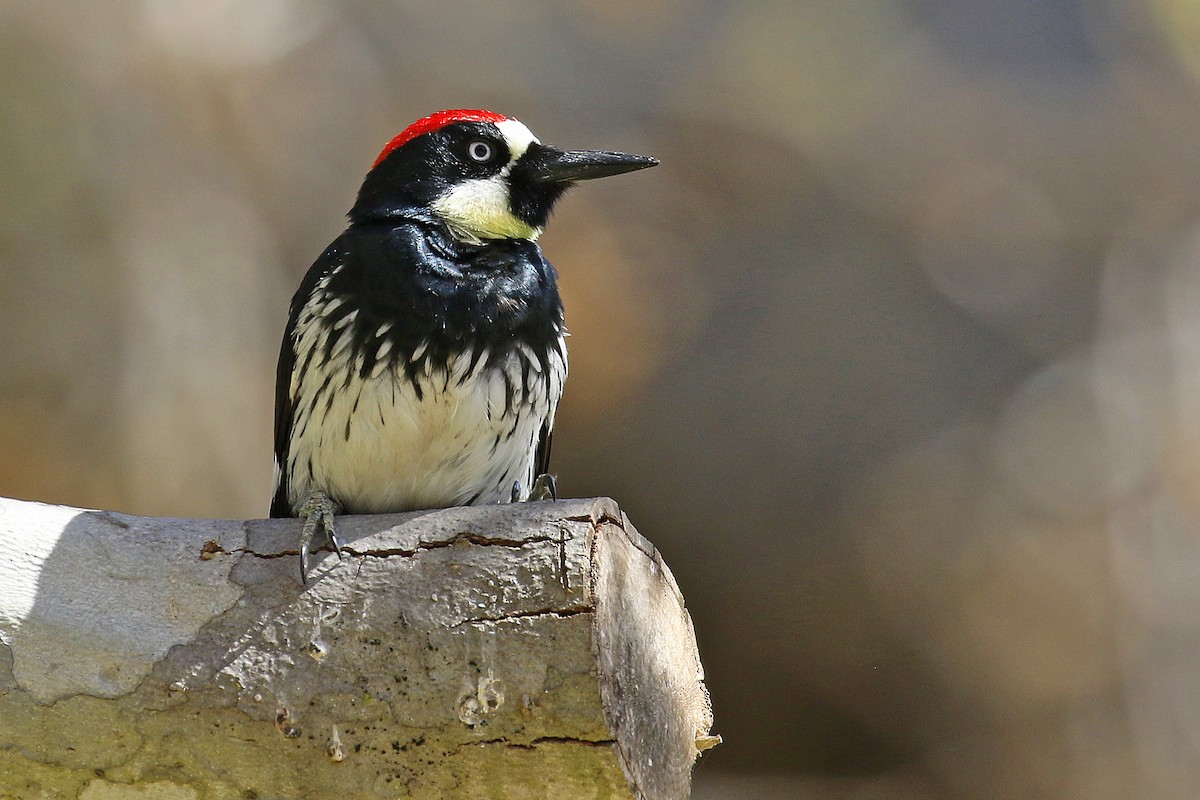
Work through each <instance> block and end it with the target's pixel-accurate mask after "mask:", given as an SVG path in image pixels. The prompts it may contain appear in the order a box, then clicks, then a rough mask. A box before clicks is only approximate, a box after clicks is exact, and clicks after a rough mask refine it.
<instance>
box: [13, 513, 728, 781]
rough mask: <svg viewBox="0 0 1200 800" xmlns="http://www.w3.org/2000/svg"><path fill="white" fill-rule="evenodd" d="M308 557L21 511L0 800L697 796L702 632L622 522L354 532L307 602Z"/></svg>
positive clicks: (202, 534) (416, 519) (612, 517)
mask: <svg viewBox="0 0 1200 800" xmlns="http://www.w3.org/2000/svg"><path fill="white" fill-rule="evenodd" d="M298 532H299V522H298V521H296V520H254V521H239V520H174V519H157V518H147V517H132V516H126V515H122V514H116V513H113V512H106V511H83V510H79V509H69V508H63V507H57V506H44V505H40V504H36V503H24V502H20V501H15V500H0V797H4V796H8V795H11V796H14V797H22V798H23V797H43V796H44V797H56V796H62V797H72V798H74V797H80V798H89V797H90V798H116V797H148V796H154V797H172V798H174V797H179V798H225V797H229V798H243V797H251V796H257V797H259V798H275V797H279V798H308V797H312V798H328V797H338V796H344V797H414V798H425V797H428V798H457V797H462V798H486V797H501V798H503V797H511V798H524V797H556V798H564V799H565V798H575V797H580V798H584V797H586V798H595V797H634V798H655V800H657V798H683V797H687V795H688V791H689V786H690V775H691V768H692V764H693V762H694V760H695V757H696V755H697V754H698V751H699V749H704V748H705V747H707V746H711V744H712V743H713V742H714V741H715V740H714V738H713V737H710V736H709V735H708V729H709V725H710V723H711V713H710V711H709V705H708V696H707V693H706V691H705V689H704V685H703V682H702V679H703V675H702V671H701V667H700V662H699V658H698V656H697V654H696V648H695V640H694V637H693V634H692V629H691V621H690V618H689V617H688V614H687V611H686V609H685V608H684V606H683V599H682V597H681V596H680V594H679V590H678V588H677V587H676V585H675V582H674V579H673V578H672V577H671V573H670V571H669V570H668V569H667V568H666V565H665V564H663V563H662V560H661V558H660V557H659V555H658V553H657V551H655V549H654V548H653V547H652V546H651V545H650V544H649V543H648V542H647V541H646V540H645V539H643V538H642V537H641V536H640V535H639V534H638V533H637V531H635V530H634V529H633V527H632V525H630V524H629V522H628V520H627V519H626V518H625V517H624V515H623V514H622V513H621V512H620V510H619V509H618V508H617V507H616V505H615V504H614V503H613V502H612V501H610V500H570V501H560V502H552V503H527V504H518V505H510V506H492V507H486V508H456V509H446V510H443V511H431V512H416V513H412V514H400V515H384V516H375V517H340V518H339V527H338V532H339V536H340V537H341V538H342V540H343V542H344V547H343V550H344V553H345V558H344V559H342V560H340V561H339V560H338V559H337V558H336V557H334V556H333V555H332V554H330V553H328V552H323V553H321V554H319V555H318V556H317V558H316V559H315V563H316V565H315V567H314V570H313V575H312V580H311V586H310V587H309V588H308V589H305V587H303V586H301V585H300V583H299V581H298V580H297V578H296V577H295V571H296V563H295V559H296V558H297V552H296V541H297V537H298ZM149 792H152V794H150V793H149Z"/></svg>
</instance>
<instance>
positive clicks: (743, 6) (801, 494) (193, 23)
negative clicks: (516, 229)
mask: <svg viewBox="0 0 1200 800" xmlns="http://www.w3.org/2000/svg"><path fill="white" fill-rule="evenodd" d="M1198 78H1200V6H1198V5H1197V4H1195V3H1192V2H1188V0H1141V2H1139V1H1138V0H1109V1H1108V2H1105V1H1104V0H1095V1H1094V2H1087V1H1086V0H1075V1H1074V2H1073V1H1072V0H854V2H847V0H812V1H811V2H744V3H736V4H734V3H718V2H691V3H689V2H684V1H683V0H642V1H641V2H625V1H623V0H590V1H589V2H584V3H575V4H571V5H564V4H558V3H552V2H533V1H532V0H528V1H526V2H510V3H494V2H493V3H487V2H477V3H446V4H435V3H420V2H391V3H385V2H368V1H367V0H360V1H358V2H343V3H335V2H332V1H331V0H330V1H326V0H254V1H252V0H222V1H221V2H213V0H205V1H204V2H201V1H200V0H196V1H195V2H168V0H142V1H141V2H133V0H104V1H101V0H92V1H91V2H60V1H58V0H43V1H42V2H24V3H22V2H14V3H4V4H0V341H3V350H2V351H0V352H2V353H3V360H2V361H0V493H3V494H7V495H13V496H17V497H24V498H31V499H39V500H45V501H50V502H58V503H71V504H76V505H86V506H102V507H107V508H115V509H119V510H122V511H126V512H134V513H144V514H161V515H178V516H229V517H242V516H261V515H263V514H264V513H265V511H266V507H267V501H268V491H269V483H270V471H271V470H270V447H271V442H270V430H271V423H270V421H271V413H272V410H271V402H272V399H271V392H272V381H273V376H274V359H275V354H276V348H277V346H278V341H279V336H280V333H281V331H282V327H283V323H284V317H285V313H286V307H287V302H288V299H289V297H290V295H291V293H292V291H293V289H294V287H295V285H296V284H297V283H298V281H299V279H300V276H301V275H302V274H303V272H304V270H305V269H306V268H307V266H308V265H309V264H310V263H311V262H312V260H313V259H314V258H315V257H316V255H317V254H318V253H319V252H320V250H321V249H322V248H323V247H324V246H325V244H326V243H327V242H328V241H329V240H331V239H332V238H333V237H334V236H335V235H336V234H337V233H338V232H339V231H340V230H341V228H342V226H343V224H344V221H343V218H342V216H343V214H344V212H345V211H346V210H347V209H348V207H349V205H350V203H351V201H352V199H353V195H354V192H355V190H356V189H357V186H358V182H359V181H360V180H361V177H362V175H363V173H364V172H365V170H366V168H367V167H368V166H369V165H370V163H371V160H372V159H373V158H374V156H375V154H376V153H377V152H378V150H379V148H380V147H382V145H383V144H384V143H385V142H386V141H387V140H388V139H389V138H390V137H391V136H392V135H393V134H395V133H396V132H397V131H398V130H399V129H400V128H402V127H403V126H405V125H407V124H408V123H409V122H411V121H412V120H414V119H415V118H417V117H419V116H421V115H424V114H426V113H429V112H431V111H433V110H436V109H438V108H444V107H459V106H467V107H475V106H483V107H488V108H493V109H495V110H498V111H501V112H504V113H508V114H512V115H514V116H517V117H519V118H521V119H522V120H523V121H524V122H526V123H527V124H528V125H529V126H530V127H531V128H532V129H533V130H534V131H535V132H536V133H538V134H539V135H540V136H541V138H542V139H543V140H545V141H548V142H552V143H556V144H561V145H566V146H573V147H603V148H613V149H627V150H631V151H636V152H646V153H650V154H653V155H655V156H658V157H659V158H661V159H662V162H663V163H662V166H661V167H659V168H658V169H656V170H653V171H651V172H645V173H639V174H637V175H630V176H624V177H621V178H614V179H612V180H609V181H602V182H598V183H596V184H592V185H588V186H587V187H584V188H580V189H579V190H577V191H576V192H574V193H572V194H571V195H570V196H569V197H568V198H567V199H566V201H565V202H564V203H563V204H562V206H561V210H560V211H559V213H558V214H557V216H556V218H555V219H554V221H553V223H552V225H551V227H550V231H549V233H548V234H547V235H546V236H545V238H544V240H543V245H544V247H545V249H546V251H547V253H548V254H549V256H550V258H551V259H552V260H553V261H554V262H555V263H556V264H557V265H558V266H559V268H560V271H561V273H562V284H563V289H564V292H565V295H566V301H567V304H568V324H569V325H570V327H571V329H572V331H573V334H574V337H573V338H572V340H571V347H572V351H571V352H572V373H571V379H570V381H569V383H568V386H567V395H566V400H565V402H564V405H563V407H562V409H561V417H560V423H559V431H558V433H557V436H556V468H557V470H558V472H559V473H560V477H561V481H560V486H561V488H562V490H563V491H564V493H566V494H569V495H576V496H580V495H593V494H607V495H612V496H614V497H616V498H617V499H618V500H619V501H620V502H621V503H622V505H623V506H624V508H625V509H626V510H627V511H628V512H629V514H630V515H631V517H632V518H633V519H634V520H635V522H636V523H637V524H638V526H639V527H640V529H641V530H642V532H643V533H645V534H646V535H648V536H649V537H650V538H651V539H652V540H653V541H654V542H656V543H657V544H658V545H659V547H660V548H661V549H662V550H663V551H664V553H665V555H666V557H667V559H668V562H669V563H671V564H672V565H673V567H674V569H675V572H676V575H677V577H678V579H679V582H680V584H681V585H682V587H683V590H684V593H685V595H686V596H687V597H688V598H689V604H690V607H691V609H692V613H693V615H694V618H695V622H696V627H697V631H698V635H699V639H700V645H701V651H702V653H703V656H704V659H705V663H706V665H707V668H708V672H709V683H710V687H711V689H712V692H713V697H714V701H715V706H716V715H717V730H718V731H719V732H720V733H722V734H723V735H724V736H725V738H726V743H725V744H724V745H722V746H721V747H720V748H718V749H717V750H715V751H713V752H712V753H710V754H709V755H707V756H705V759H704V762H703V763H702V766H701V770H700V772H699V781H698V789H697V796H698V797H701V796H702V797H704V798H716V797H736V796H739V794H740V795H742V796H746V797H759V798H775V797H780V798H783V797H788V798H792V797H814V798H816V797H822V798H824V797H833V798H838V797H854V798H865V797H871V798H874V797H881V798H882V797H888V798H892V797H901V798H909V797H911V798H977V797H978V798H1008V797H1013V798H1088V799H1089V800H1091V799H1092V798H1126V797H1129V798H1134V797H1138V798H1147V797H1163V798H1174V797H1179V798H1186V797H1194V796H1195V794H1196V791H1197V787H1200V535H1198V534H1200V502H1198V500H1197V498H1198V493H1197V489H1198V487H1200V227H1198V221H1200V86H1198V84H1197V80H1198Z"/></svg>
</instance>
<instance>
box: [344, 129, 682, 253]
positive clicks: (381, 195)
mask: <svg viewBox="0 0 1200 800" xmlns="http://www.w3.org/2000/svg"><path fill="white" fill-rule="evenodd" d="M657 163H658V161H657V160H655V159H653V158H650V157H648V156H638V155H631V154H628V153H610V152H604V151H595V150H565V151H564V150H558V149H556V148H553V147H549V146H547V145H543V144H541V143H540V142H539V141H538V140H537V138H536V137H535V136H534V135H533V134H532V133H531V132H530V131H529V129H528V128H526V127H525V126H524V125H523V124H521V123H520V122H518V121H517V120H515V119H511V118H509V117H504V116H501V115H499V114H494V113H492V112H490V111H461V110H460V111H442V112H439V113H437V114H433V115H431V116H429V117H426V118H424V119H422V120H419V121H418V122H416V123H414V124H413V125H410V126H409V127H408V128H406V129H405V130H404V132H403V133H401V134H400V135H399V136H397V137H396V138H395V139H393V140H392V141H391V142H390V143H388V146H387V147H385V148H384V150H383V152H382V153H380V154H379V157H378V158H377V159H376V160H375V164H374V166H373V167H372V168H371V171H370V172H369V173H368V174H367V177H366V179H365V180H364V181H363V185H362V189H360V190H359V194H358V201H357V202H356V203H355V205H354V208H353V209H352V210H351V212H350V218H351V220H352V221H354V222H364V221H368V220H373V219H386V218H388V217H393V216H396V215H397V213H400V212H402V211H404V210H406V209H411V208H413V207H417V208H422V209H430V210H431V211H433V212H434V213H435V214H437V215H438V216H439V217H441V218H442V219H443V220H445V222H446V223H447V225H449V226H450V228H451V229H452V230H454V231H455V232H456V233H457V234H459V235H460V236H462V237H463V238H467V239H502V238H514V239H535V238H537V236H538V234H540V233H541V231H542V228H544V227H545V225H546V221H547V220H548V219H549V217H550V212H551V210H552V209H553V207H554V203H555V202H556V201H557V200H558V199H559V198H560V197H562V195H563V193H564V192H566V190H567V189H569V188H570V187H571V186H572V185H574V184H575V182H577V181H581V180H588V179H590V178H602V177H605V176H608V175H618V174H620V173H622V172H631V171H633V170H637V169H644V168H645V167H652V166H654V165H655V164H657Z"/></svg>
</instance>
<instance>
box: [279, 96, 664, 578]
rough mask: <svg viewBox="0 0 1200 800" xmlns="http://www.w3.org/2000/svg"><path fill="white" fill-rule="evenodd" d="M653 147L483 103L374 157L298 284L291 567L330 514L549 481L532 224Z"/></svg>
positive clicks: (513, 490) (288, 406)
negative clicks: (634, 146) (569, 134)
mask: <svg viewBox="0 0 1200 800" xmlns="http://www.w3.org/2000/svg"><path fill="white" fill-rule="evenodd" d="M657 163H658V161H657V160H656V159H654V158H650V157H649V156H640V155H633V154H629V153H616V152H608V151H596V150H560V149H557V148H554V147H550V146H548V145H544V144H542V143H541V142H540V141H538V139H537V137H535V136H534V135H533V133H531V132H530V130H529V128H527V127H526V126H525V125H523V124H522V123H520V122H519V121H517V120H516V119H513V118H512V117H507V116H504V115H502V114H496V113H493V112H491V111H483V110H466V109H458V110H449V111H440V112H438V113H436V114H432V115H430V116H428V117H425V118H423V119H420V120H418V121H417V122H415V123H413V124H412V125H410V126H409V127H407V128H405V129H404V130H403V131H402V132H401V133H400V134H399V135H398V136H396V137H395V138H393V139H392V140H391V141H390V142H388V144H387V145H386V146H385V147H384V148H383V151H382V152H381V153H380V154H379V156H378V157H377V158H376V159H375V163H374V164H373V165H372V167H371V169H370V171H369V172H368V173H367V175H366V178H365V179H364V180H363V183H362V188H360V189H359V192H358V197H357V199H356V201H355V203H354V206H353V208H351V210H350V213H349V220H350V223H349V226H348V227H347V229H346V230H345V232H343V233H342V234H341V235H340V236H339V237H338V238H337V239H335V240H334V242H333V243H332V244H331V245H329V247H328V248H327V249H326V250H325V252H323V253H322V254H321V255H320V257H319V258H317V260H316V262H315V263H314V264H313V265H312V267H311V268H310V269H309V270H308V273H307V274H306V275H305V276H304V279H303V281H301V283H300V288H299V289H298V290H297V291H296V294H295V296H294V297H293V298H292V302H291V307H290V313H289V315H288V322H287V327H286V328H285V330H284V335H283V345H282V347H281V348H280V352H279V365H278V370H277V373H276V390H275V470H274V493H273V497H272V501H271V511H270V513H271V516H272V517H302V518H303V519H304V526H303V530H302V532H301V535H300V577H301V580H302V581H303V582H307V576H308V555H309V551H310V549H311V547H312V543H313V541H314V539H315V537H316V535H317V533H318V531H320V532H323V533H324V535H325V536H326V537H327V538H328V540H329V542H330V544H331V545H332V546H333V549H334V550H335V551H336V552H337V554H338V555H339V556H341V546H340V544H339V542H338V539H337V536H336V533H335V531H334V517H335V515H337V514H375V513H382V512H391V511H409V510H414V509H422V508H445V507H449V506H456V505H480V504H485V503H498V502H517V501H522V500H526V499H530V497H531V495H532V496H533V497H544V496H547V495H551V494H552V493H553V491H554V487H553V479H551V478H549V477H548V473H547V470H548V468H549V457H550V439H551V433H552V431H553V430H554V413H555V410H556V408H557V407H558V402H559V398H560V397H561V396H562V390H563V383H564V382H565V380H566V377H567V347H566V338H565V337H566V335H567V332H566V328H565V327H564V324H563V306H562V301H561V300H560V299H559V294H558V286H557V273H556V272H555V270H554V267H553V266H551V265H550V262H548V261H547V260H546V258H545V257H544V256H543V255H542V251H541V248H540V247H539V246H538V245H537V238H538V236H539V235H540V234H541V233H542V230H543V229H544V228H545V226H546V222H547V220H548V219H549V217H550V212H551V210H552V209H553V207H554V204H555V203H556V202H557V201H558V200H559V198H561V197H562V195H563V193H564V192H566V191H567V189H569V188H570V187H571V186H572V185H574V184H575V183H576V182H577V181H582V180H587V179H590V178H602V177H605V176H608V175H618V174H620V173H624V172H631V171H633V170H638V169H643V168H646V167H652V166H654V165H655V164H657Z"/></svg>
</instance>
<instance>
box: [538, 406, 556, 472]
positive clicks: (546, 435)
mask: <svg viewBox="0 0 1200 800" xmlns="http://www.w3.org/2000/svg"><path fill="white" fill-rule="evenodd" d="M553 435H554V431H552V430H550V420H546V421H545V422H543V423H542V433H541V435H540V436H539V437H538V445H537V457H536V458H535V459H534V462H533V464H534V469H533V477H534V478H535V479H536V478H537V476H539V475H549V474H550V439H551V438H552V437H553Z"/></svg>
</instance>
